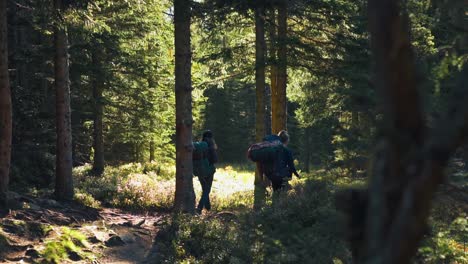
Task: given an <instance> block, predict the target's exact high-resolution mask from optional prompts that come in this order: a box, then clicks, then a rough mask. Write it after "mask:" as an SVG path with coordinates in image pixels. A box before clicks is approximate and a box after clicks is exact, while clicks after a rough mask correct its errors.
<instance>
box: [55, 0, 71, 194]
mask: <svg viewBox="0 0 468 264" xmlns="http://www.w3.org/2000/svg"><path fill="white" fill-rule="evenodd" d="M54 8H55V11H56V13H57V18H62V16H61V12H62V11H63V8H62V0H55V1H54ZM58 20H59V19H58ZM60 22H61V23H60V24H59V21H57V25H56V26H55V32H54V44H55V66H54V67H55V92H56V94H55V100H56V113H55V114H56V126H57V127H56V129H57V146H56V173H55V174H56V175H55V177H56V183H55V195H56V198H57V199H59V200H71V199H73V177H72V167H73V164H72V163H73V159H72V133H71V109H70V80H69V64H68V36H67V32H66V26H65V23H64V22H63V21H60Z"/></svg>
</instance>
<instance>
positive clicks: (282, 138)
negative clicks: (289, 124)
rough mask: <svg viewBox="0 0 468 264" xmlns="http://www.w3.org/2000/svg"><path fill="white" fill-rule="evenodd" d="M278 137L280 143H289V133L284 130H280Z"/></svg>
mask: <svg viewBox="0 0 468 264" xmlns="http://www.w3.org/2000/svg"><path fill="white" fill-rule="evenodd" d="M278 137H280V141H281V143H286V142H289V133H288V131H286V130H281V131H280V132H279V133H278Z"/></svg>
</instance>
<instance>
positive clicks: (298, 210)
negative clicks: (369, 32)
mask: <svg viewBox="0 0 468 264" xmlns="http://www.w3.org/2000/svg"><path fill="white" fill-rule="evenodd" d="M153 167H154V168H152V167H151V165H149V166H146V165H138V164H132V165H129V164H126V165H122V166H120V167H118V168H111V167H109V168H107V172H106V174H105V175H103V176H102V177H101V178H93V177H89V176H88V174H87V171H88V170H89V168H88V167H84V168H78V169H77V170H76V171H75V179H76V186H77V187H76V191H77V196H76V199H75V201H74V202H72V203H58V202H56V201H55V200H52V199H50V198H44V197H48V195H37V194H36V195H32V194H31V195H26V194H21V195H20V194H16V193H11V196H12V198H13V199H12V200H13V201H15V203H16V204H14V206H13V208H14V209H12V210H10V211H9V212H8V214H6V215H3V216H0V263H145V262H146V261H148V260H151V261H148V262H147V263H159V262H164V261H165V263H181V262H183V263H297V261H300V260H304V259H309V260H310V261H312V262H310V263H330V262H333V263H348V261H349V260H350V259H349V258H350V255H349V249H348V247H347V245H346V243H345V242H344V233H343V230H342V229H340V228H337V227H339V226H343V223H342V222H341V221H343V219H342V218H341V216H340V214H339V212H337V211H336V209H335V208H334V193H336V191H338V190H339V189H342V188H348V187H350V186H363V185H364V184H365V183H364V181H363V179H351V178H348V177H343V174H342V172H340V171H338V172H337V173H332V172H331V171H326V170H318V171H314V172H313V173H310V174H304V175H303V176H304V177H303V179H300V180H297V179H295V180H293V181H292V182H291V188H290V190H289V191H287V192H283V193H281V194H280V195H279V197H277V198H276V200H275V198H274V197H272V196H271V195H268V196H267V200H266V203H265V205H264V207H263V209H262V210H260V211H258V212H254V211H253V210H252V205H253V169H252V168H250V167H239V166H235V167H234V168H233V167H232V166H227V165H226V166H220V167H221V168H220V169H218V172H217V174H216V177H215V181H214V184H213V193H212V200H213V211H212V212H210V213H204V215H202V216H196V217H186V216H174V215H172V214H171V213H170V210H169V209H170V206H171V205H172V203H173V200H172V196H173V192H174V181H173V179H172V178H171V176H170V174H171V173H172V172H171V170H167V171H166V172H164V169H161V168H159V167H155V166H153ZM153 169H154V171H157V172H158V173H153V172H152V170H153ZM164 174H168V176H167V177H165V176H163V175H164ZM450 175H451V177H450V180H449V181H448V182H447V183H446V184H444V185H443V186H442V188H441V189H440V191H439V192H438V195H437V196H436V198H435V206H434V210H433V214H432V216H431V220H430V225H431V228H430V231H429V233H428V235H427V237H426V239H425V242H424V243H423V245H422V247H421V249H420V253H419V255H418V260H419V261H416V263H468V258H467V257H468V253H467V250H466V248H465V246H463V245H464V244H465V242H466V241H468V218H467V215H468V173H467V172H465V170H464V167H463V166H462V165H460V166H458V167H457V166H453V169H452V171H451V172H450ZM194 185H195V190H196V192H197V197H199V194H200V186H199V184H198V181H197V179H194ZM117 208H120V209H117ZM137 212H140V213H137ZM142 212H146V213H142ZM2 217H3V218H2ZM158 260H159V262H158ZM446 260H447V261H448V262H445V261H446ZM451 260H453V261H455V262H453V261H452V262H450V261H451ZM441 261H442V262H441Z"/></svg>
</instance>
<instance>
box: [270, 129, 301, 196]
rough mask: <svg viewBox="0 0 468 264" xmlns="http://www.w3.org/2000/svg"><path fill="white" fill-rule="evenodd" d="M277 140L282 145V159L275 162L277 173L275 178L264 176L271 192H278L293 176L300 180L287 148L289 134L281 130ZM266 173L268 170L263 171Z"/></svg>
mask: <svg viewBox="0 0 468 264" xmlns="http://www.w3.org/2000/svg"><path fill="white" fill-rule="evenodd" d="M277 137H278V139H279V141H280V142H281V144H282V145H283V151H282V158H280V159H278V160H277V161H276V162H278V163H279V164H276V166H275V167H276V168H277V170H279V172H277V175H276V176H270V177H269V175H266V176H267V178H269V179H270V180H271V185H272V187H273V191H278V190H280V189H282V188H283V187H284V185H285V184H286V183H287V181H289V180H290V179H291V178H292V175H293V174H294V175H295V176H296V177H298V178H300V176H299V173H297V170H296V166H294V159H293V155H292V152H291V150H290V149H289V148H288V144H289V133H288V132H287V131H286V130H282V131H280V132H279V133H278V136H277ZM265 173H268V170H266V171H265Z"/></svg>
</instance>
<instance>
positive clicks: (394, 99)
mask: <svg viewBox="0 0 468 264" xmlns="http://www.w3.org/2000/svg"><path fill="white" fill-rule="evenodd" d="M403 2H404V1H395V0H369V1H368V14H369V28H370V33H371V47H372V52H373V56H374V59H375V70H376V87H377V90H378V93H379V95H380V100H381V104H382V111H383V118H384V120H383V122H381V123H382V124H383V126H382V127H381V128H380V130H381V131H380V135H381V139H380V140H379V143H378V144H377V149H376V154H375V155H374V161H373V164H372V167H371V175H372V177H371V179H370V182H369V189H368V190H351V191H350V192H349V193H348V195H347V198H346V200H347V201H348V202H350V204H349V205H350V206H344V207H343V209H344V210H345V211H347V214H348V216H349V220H348V223H349V228H350V229H351V230H350V231H351V232H350V235H351V236H350V241H351V245H352V251H353V256H354V258H355V261H356V262H358V263H388V264H390V263H402V264H405V263H411V261H412V258H413V256H414V255H415V254H416V252H417V248H418V245H419V242H420V241H421V239H422V238H423V234H424V231H425V229H426V226H427V218H428V216H429V213H430V208H431V201H432V200H433V199H432V198H433V196H434V193H435V192H436V190H437V187H438V185H439V184H440V183H442V182H443V180H444V176H445V175H444V169H445V168H446V166H447V163H448V161H449V158H450V157H451V155H452V154H453V153H454V151H455V150H456V149H457V147H459V146H460V145H461V144H462V143H463V142H464V141H465V140H466V137H467V135H468V81H467V78H468V66H467V65H465V66H464V69H463V71H462V73H461V80H460V84H459V89H458V90H457V91H456V92H455V94H454V96H453V97H454V98H453V99H452V101H450V104H449V105H450V107H449V109H448V112H447V116H446V117H445V118H444V119H442V120H441V121H440V122H439V123H438V124H437V125H436V126H435V127H434V128H433V129H432V130H429V129H427V128H426V127H425V121H424V113H423V111H422V107H421V102H420V101H421V97H420V95H419V93H418V89H417V84H418V83H417V77H416V67H415V62H414V55H413V50H412V47H411V42H410V37H409V25H408V16H407V14H405V13H404V12H402V8H401V6H402V5H403V4H402V3H403ZM343 197H345V196H341V198H343ZM338 198H340V197H338ZM338 205H339V204H338Z"/></svg>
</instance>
